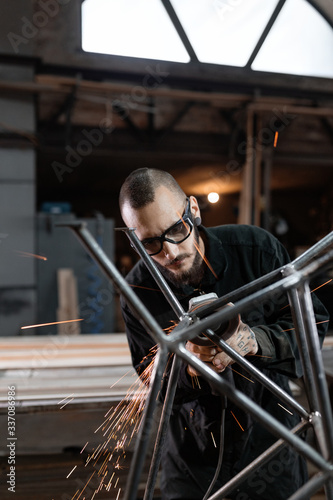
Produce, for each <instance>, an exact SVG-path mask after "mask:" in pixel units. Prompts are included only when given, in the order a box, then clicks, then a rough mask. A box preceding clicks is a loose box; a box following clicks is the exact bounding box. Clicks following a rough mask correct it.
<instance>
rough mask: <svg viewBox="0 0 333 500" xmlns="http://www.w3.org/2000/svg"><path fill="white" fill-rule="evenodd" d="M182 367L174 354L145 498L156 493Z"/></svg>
mask: <svg viewBox="0 0 333 500" xmlns="http://www.w3.org/2000/svg"><path fill="white" fill-rule="evenodd" d="M180 367H181V360H180V358H178V356H176V355H174V359H173V362H172V368H171V372H170V377H169V382H168V388H167V393H166V396H165V400H164V405H163V410H162V415H161V419H160V425H159V428H158V433H157V436H156V441H155V447H154V452H153V456H152V460H151V463H150V469H149V475H148V479H147V484H146V490H145V495H144V500H152V499H153V495H154V488H155V483H156V479H157V473H158V470H159V466H160V463H161V458H162V449H163V446H164V443H165V439H166V434H167V429H168V425H169V420H170V415H171V411H172V405H173V401H174V398H175V394H176V389H177V382H178V377H179V371H180Z"/></svg>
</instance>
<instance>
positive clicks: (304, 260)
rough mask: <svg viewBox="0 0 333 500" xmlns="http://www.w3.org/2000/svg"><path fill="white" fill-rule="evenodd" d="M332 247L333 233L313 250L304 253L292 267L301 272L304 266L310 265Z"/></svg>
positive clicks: (320, 241) (312, 248)
mask: <svg viewBox="0 0 333 500" xmlns="http://www.w3.org/2000/svg"><path fill="white" fill-rule="evenodd" d="M332 245H333V231H332V232H330V233H328V234H327V235H326V236H324V238H322V239H321V240H319V241H318V242H317V243H316V244H315V245H313V246H312V247H311V248H309V249H308V250H306V251H305V252H304V253H302V255H300V256H299V257H297V258H296V259H295V260H294V261H293V262H292V265H293V266H294V267H295V269H297V270H299V269H301V268H302V267H303V266H304V265H306V264H308V263H309V262H310V261H311V260H312V259H313V258H315V257H318V254H321V253H322V252H324V251H326V250H329V248H331V247H332Z"/></svg>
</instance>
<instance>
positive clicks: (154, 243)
mask: <svg viewBox="0 0 333 500" xmlns="http://www.w3.org/2000/svg"><path fill="white" fill-rule="evenodd" d="M186 202H187V203H186V208H185V211H184V214H183V216H182V217H181V218H180V219H179V220H178V221H177V222H176V223H175V224H173V225H172V226H171V227H169V228H168V229H166V231H164V233H163V234H161V236H155V237H154V238H146V239H144V240H142V242H141V243H142V244H143V246H144V247H145V249H146V250H147V252H148V254H149V255H157V254H158V253H160V251H161V250H162V248H163V243H164V241H167V242H168V243H173V244H175V245H179V244H180V243H182V242H183V241H185V240H186V239H187V238H188V237H189V236H190V234H191V232H192V229H193V220H192V215H191V210H190V199H189V198H186Z"/></svg>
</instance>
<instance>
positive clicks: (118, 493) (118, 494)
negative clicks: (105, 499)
mask: <svg viewBox="0 0 333 500" xmlns="http://www.w3.org/2000/svg"><path fill="white" fill-rule="evenodd" d="M120 492H121V488H119V491H118V495H117V498H116V500H118V498H119V495H120Z"/></svg>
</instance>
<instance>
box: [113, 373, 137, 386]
mask: <svg viewBox="0 0 333 500" xmlns="http://www.w3.org/2000/svg"><path fill="white" fill-rule="evenodd" d="M131 371H132V370H128V371H127V372H126V373H124V375H123V376H122V377H120V379H118V380H117V382H115V383H114V384H112V385H111V386H110V389H112V388H113V387H114V386H115V385H117V384H118V382H120V381H121V380H122V379H123V378H124V377H126V375H128V374H129V373H131Z"/></svg>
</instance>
